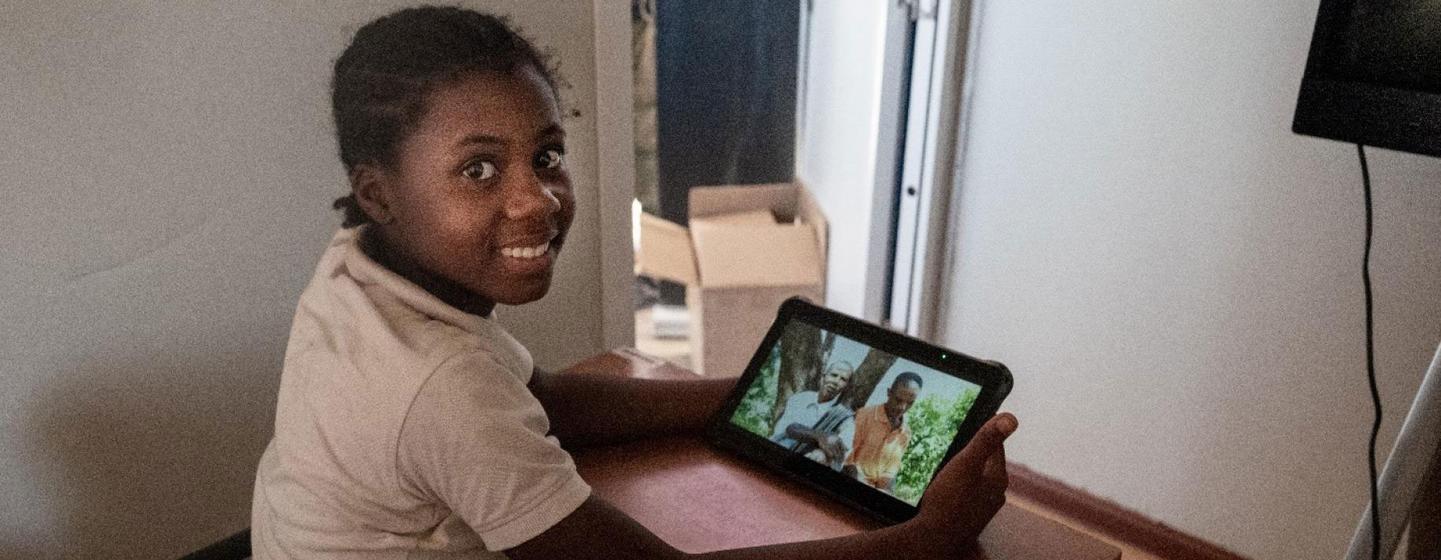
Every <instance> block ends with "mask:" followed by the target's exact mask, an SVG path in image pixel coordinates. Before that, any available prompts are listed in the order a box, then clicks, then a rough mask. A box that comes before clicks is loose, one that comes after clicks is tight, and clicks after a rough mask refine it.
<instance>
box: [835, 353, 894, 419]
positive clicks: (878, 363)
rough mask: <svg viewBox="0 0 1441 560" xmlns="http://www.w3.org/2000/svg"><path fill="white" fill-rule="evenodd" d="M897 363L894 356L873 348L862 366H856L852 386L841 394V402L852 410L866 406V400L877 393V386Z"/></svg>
mask: <svg viewBox="0 0 1441 560" xmlns="http://www.w3.org/2000/svg"><path fill="white" fill-rule="evenodd" d="M895 363H896V357H895V356H894V355H892V354H889V353H886V352H882V351H880V350H876V349H874V348H872V349H871V351H870V352H867V353H866V357H865V358H862V359H861V365H859V366H856V373H855V375H852V376H851V384H850V385H849V386H847V387H846V390H845V391H844V392H842V393H841V402H843V403H845V404H846V405H847V406H849V407H851V410H855V409H858V408H860V407H863V406H865V405H866V400H867V399H869V398H870V397H871V393H873V392H875V390H876V384H877V383H880V382H881V378H882V377H885V375H886V371H887V370H889V369H891V366H892V365H894V364H895Z"/></svg>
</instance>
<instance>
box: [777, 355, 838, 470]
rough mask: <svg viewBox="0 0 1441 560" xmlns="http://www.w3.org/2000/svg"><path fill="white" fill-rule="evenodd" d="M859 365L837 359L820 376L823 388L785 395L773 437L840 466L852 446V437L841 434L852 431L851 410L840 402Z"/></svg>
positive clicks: (810, 456)
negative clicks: (846, 437) (788, 396)
mask: <svg viewBox="0 0 1441 560" xmlns="http://www.w3.org/2000/svg"><path fill="white" fill-rule="evenodd" d="M855 372H856V368H855V366H853V365H851V364H850V362H846V361H837V362H835V363H832V364H831V366H830V367H829V368H826V374H825V375H824V376H823V377H821V387H820V391H801V392H798V393H796V394H794V395H791V397H790V398H789V399H786V407H785V411H784V412H783V413H781V417H780V419H779V420H777V421H776V426H775V431H774V432H773V433H772V434H771V441H774V442H776V443H777V444H780V445H781V446H783V447H785V448H786V449H790V450H791V451H795V452H797V453H800V454H802V455H805V456H806V457H809V458H811V459H812V460H815V461H816V462H819V463H822V464H826V465H830V467H831V468H833V469H840V468H841V459H842V458H844V457H845V456H846V451H847V450H848V449H849V448H850V445H849V439H846V440H842V439H841V437H840V436H839V435H838V434H839V433H841V432H842V430H846V431H850V430H849V428H850V425H851V416H852V412H851V409H850V407H847V406H846V405H844V404H841V402H840V398H839V397H840V396H841V393H842V392H844V391H845V389H846V387H847V386H849V385H850V382H851V376H852V375H855Z"/></svg>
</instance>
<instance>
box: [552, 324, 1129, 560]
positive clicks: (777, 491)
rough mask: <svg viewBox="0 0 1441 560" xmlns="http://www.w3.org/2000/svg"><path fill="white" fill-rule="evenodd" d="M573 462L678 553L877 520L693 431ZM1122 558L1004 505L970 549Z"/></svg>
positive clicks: (663, 375) (599, 364) (834, 531)
mask: <svg viewBox="0 0 1441 560" xmlns="http://www.w3.org/2000/svg"><path fill="white" fill-rule="evenodd" d="M566 371H567V372H571V373H582V372H584V373H592V374H612V375H629V376H633V377H643V378H660V379H684V378H691V379H694V378H695V374H694V373H690V372H688V371H686V370H684V369H681V368H678V367H676V366H673V365H670V364H667V363H665V362H662V361H660V360H656V359H654V358H650V357H647V356H644V355H641V354H639V353H637V352H635V351H633V350H629V349H622V350H617V351H613V352H609V353H606V354H601V355H599V356H595V357H592V358H590V359H587V360H585V361H583V362H581V363H579V364H576V365H574V366H572V367H570V368H568V369H567V370H566ZM575 461H576V466H577V467H578V468H579V469H580V474H581V476H582V477H583V478H584V479H585V480H586V481H587V482H589V483H590V485H591V487H592V488H594V490H595V493H596V494H597V495H598V496H600V497H602V498H605V499H606V500H607V501H609V502H610V503H611V504H613V505H615V507H617V508H619V509H620V510H621V511H624V512H625V513H627V514H628V515H630V516H631V517H633V518H635V520H636V521H638V522H639V523H640V524H641V525H644V526H645V527H646V528H648V529H650V530H651V531H652V532H654V533H655V534H656V535H658V536H659V537H660V538H661V539H663V540H665V541H666V542H667V543H670V544H671V546H674V547H676V548H679V549H681V550H684V551H686V552H706V551H711V550H721V549H728V548H740V547H747V546H758V545H766V544H776V543H783V542H794V541H802V540H815V539H824V538H830V537H837V536H842V535H849V534H852V533H856V532H860V531H864V530H867V529H873V528H876V527H879V525H878V524H877V522H875V521H874V520H872V519H870V518H869V517H866V516H863V515H861V514H859V513H857V512H855V511H853V510H851V509H849V508H847V507H845V506H843V505H841V504H839V503H837V502H835V501H832V500H830V499H829V498H827V497H826V496H824V495H822V494H820V493H818V492H815V491H812V490H810V489H809V488H806V487H803V486H801V485H798V484H796V483H794V482H792V481H788V480H786V479H784V478H783V477H781V476H779V475H776V474H773V473H770V472H768V471H765V470H762V469H760V468H757V467H755V466H753V465H751V464H750V463H747V462H745V461H743V460H741V459H739V458H736V457H733V456H730V455H728V454H725V453H723V452H720V451H717V450H714V449H712V448H711V447H709V446H708V445H706V444H705V443H704V442H703V441H701V440H700V439H697V438H666V439H655V440H648V441H642V442H636V443H629V444H625V445H617V446H610V447H602V448H595V449H588V450H584V451H581V452H578V453H576V454H575ZM1120 557H1121V551H1120V550H1118V549H1116V548H1115V547H1112V546H1110V545H1107V544H1105V543H1103V542H1101V541H1098V540H1096V539H1094V538H1091V537H1090V536H1087V535H1085V534H1082V533H1079V532H1076V531H1074V530H1072V529H1070V528H1068V527H1066V526H1064V525H1061V524H1059V523H1056V522H1054V521H1051V520H1049V519H1046V518H1043V517H1040V516H1037V515H1035V514H1033V513H1030V512H1028V511H1026V510H1023V509H1020V508H1017V507H1014V506H1011V505H1006V506H1005V507H1003V508H1001V511H1000V512H999V513H997V514H996V517H995V519H993V520H992V521H991V524H990V525H989V526H988V527H987V528H986V530H985V532H983V533H982V534H981V537H980V551H979V553H978V555H977V558H978V559H982V560H989V559H997V560H1032V559H1034V560H1053V559H1067V560H1118V559H1119V558H1120Z"/></svg>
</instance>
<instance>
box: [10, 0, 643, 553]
mask: <svg viewBox="0 0 1441 560" xmlns="http://www.w3.org/2000/svg"><path fill="white" fill-rule="evenodd" d="M285 4H286V5H285V6H282V5H279V4H274V3H259V4H256V3H227V2H219V3H209V4H208V5H206V6H204V7H199V6H197V5H195V4H191V3H166V4H165V6H164V7H161V6H159V5H158V4H156V3H153V2H109V3H99V4H97V3H91V2H64V3H50V2H46V3H38V2H31V3H18V4H17V3H12V4H8V5H7V6H6V7H5V8H3V9H0V76H3V77H4V78H3V80H4V87H3V89H0V92H3V93H0V130H4V131H6V134H4V135H3V136H0V188H3V192H4V194H5V197H4V200H5V202H4V204H3V205H0V239H3V240H4V241H3V242H0V262H3V263H4V265H0V285H3V286H5V291H4V293H3V295H0V321H3V324H4V328H3V329H0V419H3V431H0V504H4V506H3V511H4V515H3V516H0V558H102V557H104V558H157V557H176V556H179V555H180V554H182V553H184V552H186V551H189V550H193V549H195V548H198V547H199V546H201V545H203V544H206V543H209V542H212V541H214V540H217V539H219V538H221V537H223V536H226V535H228V534H230V533H233V532H235V531H237V530H239V529H241V528H242V527H244V526H245V525H247V524H248V521H249V519H248V511H249V503H250V489H251V483H252V480H253V476H254V467H255V462H256V460H257V459H258V457H259V454H260V451H261V449H262V448H263V446H264V445H265V442H266V441H267V440H268V438H269V435H270V429H271V422H272V418H273V415H274V399H275V390H276V387H277V382H278V376H279V373H280V365H281V359H282V355H283V351H284V344H285V340H286V335H287V331H288V329H289V324H290V319H291V315H292V313H293V312H294V305H295V300H296V298H297V297H298V296H299V294H300V290H301V289H302V288H303V286H304V284H305V282H306V281H307V280H308V278H309V276H310V273H311V271H312V269H313V267H314V264H315V263H314V260H315V258H316V257H317V256H318V255H319V254H320V251H321V249H322V248H323V246H324V243H325V241H326V240H327V239H328V238H329V236H330V235H331V233H332V232H333V230H334V228H335V227H336V225H337V224H338V216H337V215H336V213H335V212H334V211H332V210H330V208H329V205H330V202H331V200H332V199H333V198H334V197H336V196H337V195H339V194H342V193H343V192H344V190H345V188H346V187H345V182H344V176H343V173H342V170H341V166H340V164H339V162H338V160H337V158H336V156H335V152H336V147H335V142H334V139H333V135H332V131H331V123H330V117H329V97H328V93H327V87H328V81H329V75H330V65H331V62H332V61H333V60H334V58H335V57H336V56H338V55H339V53H340V51H341V50H342V49H343V48H344V46H345V44H346V42H347V41H348V40H349V35H350V34H351V33H353V32H354V31H355V29H356V28H357V27H359V25H361V24H362V23H364V22H365V21H368V20H370V19H372V18H373V17H376V16H378V15H381V14H383V13H385V12H388V11H390V9H392V8H393V7H394V6H396V5H399V4H402V3H401V2H391V1H384V2H368V3H366V4H363V5H356V4H354V3H350V2H327V3H324V4H317V3H299V4H296V3H285ZM485 5H486V6H492V7H496V8H497V11H499V12H502V13H509V14H512V15H513V16H514V18H515V20H516V22H517V23H519V24H520V25H521V26H522V27H523V28H525V29H526V30H527V31H528V33H530V34H531V35H532V36H533V37H535V38H536V39H537V40H538V42H539V43H541V44H542V45H544V46H546V47H549V48H550V49H551V50H553V52H554V53H555V54H556V55H557V56H558V57H559V59H560V61H561V63H560V68H561V71H562V73H563V74H564V76H565V78H566V81H567V82H568V83H569V84H571V86H572V87H571V88H569V89H567V90H566V91H564V92H563V97H564V100H565V102H566V103H567V104H568V105H570V106H571V107H572V108H574V109H577V110H579V111H580V115H579V116H577V117H574V118H573V119H571V120H570V121H569V122H568V123H567V126H568V129H569V133H570V137H569V138H570V145H571V150H570V153H571V159H570V164H571V167H572V170H573V174H574V177H575V184H576V188H577V193H578V198H579V200H580V206H581V211H580V212H579V214H578V215H577V218H576V221H575V226H574V230H573V232H572V234H571V240H572V241H571V243H569V244H568V245H567V251H566V254H565V256H564V258H562V259H561V264H560V268H559V270H558V272H557V279H556V281H555V284H554V288H553V289H552V291H551V295H550V296H549V297H548V298H547V299H546V300H544V301H543V302H542V303H540V304H536V305H534V306H532V307H533V308H521V309H506V310H503V311H502V314H503V319H504V320H505V322H507V323H508V324H510V325H512V326H513V330H514V331H515V332H516V333H517V335H518V336H519V337H520V338H521V339H522V341H524V342H526V343H527V345H529V346H530V347H531V349H532V350H533V352H534V353H535V355H536V358H537V362H538V363H539V364H540V365H542V366H543V367H557V366H561V365H564V364H566V363H568V362H571V361H574V360H575V359H577V358H579V357H582V356H584V355H587V354H590V353H593V352H595V351H598V350H600V349H601V348H602V347H604V346H607V345H609V344H613V343H614V342H613V340H623V339H626V338H628V336H627V335H626V333H624V332H620V331H615V332H603V328H604V327H606V326H607V325H621V326H620V327H617V328H618V329H620V330H624V329H626V328H628V327H625V325H628V324H629V323H630V318H629V310H628V305H622V306H619V307H617V306H615V305H613V304H612V305H609V306H608V307H605V311H604V312H603V311H602V309H603V302H602V295H601V294H602V293H607V294H611V295H612V296H613V295H614V294H622V295H623V296H624V297H625V298H627V299H626V301H627V302H628V298H629V294H630V292H629V284H628V281H629V279H628V275H626V274H623V273H622V274H617V273H616V270H620V271H628V270H629V268H630V264H629V262H628V260H629V255H628V253H626V254H625V255H620V256H617V254H618V252H625V251H628V244H627V243H626V242H625V240H627V239H628V238H629V233H628V232H627V231H620V232H618V233H615V234H610V235H614V236H616V238H617V239H619V241H614V240H612V242H608V243H604V244H603V243H602V240H601V239H600V236H599V234H598V232H599V231H600V229H601V227H602V225H605V224H603V222H606V223H610V224H612V225H613V223H614V222H613V220H612V218H613V219H615V220H619V221H620V223H628V216H627V214H626V212H627V210H626V209H625V207H624V205H623V204H622V205H620V206H619V207H617V208H619V210H616V209H615V208H611V209H609V210H602V209H601V208H602V207H601V206H600V205H599V204H598V201H600V200H602V199H604V198H605V197H604V196H602V195H613V194H614V193H613V192H612V191H614V190H615V189H616V188H617V183H618V182H621V181H625V180H626V179H625V177H624V176H623V175H624V174H623V173H622V174H619V175H618V174H616V173H614V172H606V173H602V172H601V171H600V170H598V159H599V156H598V155H597V154H598V153H600V151H599V150H600V148H599V147H598V145H597V136H598V135H599V134H602V133H605V134H607V136H609V133H608V132H607V131H606V130H598V128H597V115H598V113H601V114H605V115H607V117H606V118H607V119H608V121H607V122H610V123H611V124H610V125H609V126H615V122H619V123H621V124H623V125H624V126H623V127H621V131H620V132H622V133H623V134H625V137H626V138H628V137H629V122H628V118H625V117H624V116H623V115H621V116H617V115H616V113H614V111H616V110H628V106H629V105H628V100H623V102H622V104H620V105H619V109H617V108H616V107H615V105H616V103H614V100H607V99H606V98H605V96H599V98H598V95H597V83H598V82H599V83H602V84H604V83H605V82H606V80H608V79H614V80H618V81H620V82H622V83H628V82H629V76H628V72H629V66H628V64H623V65H622V68H619V69H617V71H623V72H625V73H626V74H624V75H619V76H614V75H608V76H607V77H602V76H598V75H597V72H596V64H597V61H598V60H599V59H603V58H605V59H607V60H608V58H606V57H605V56H603V54H604V53H597V52H596V47H595V43H597V42H604V41H599V40H598V38H597V36H596V33H597V31H596V29H597V28H596V22H597V21H603V22H604V23H602V27H601V28H602V29H603V30H605V31H603V32H604V33H612V34H617V33H618V34H624V35H622V37H628V36H629V35H628V33H629V29H628V25H626V24H625V23H620V24H617V23H615V22H616V21H620V22H624V21H626V20H625V19H624V18H623V17H621V18H617V17H611V16H613V15H614V14H611V13H610V12H611V11H615V12H616V13H621V14H624V13H625V12H624V10H625V9H626V8H627V7H628V6H626V5H624V4H623V3H618V2H611V3H605V6H604V8H603V9H602V7H599V6H594V5H593V4H592V3H591V2H571V1H555V2H547V3H535V2H528V1H522V0H513V1H501V2H487V3H485ZM593 10H594V12H593ZM603 14H604V17H602V15H603ZM607 41H608V42H609V43H613V44H617V45H621V46H622V47H626V48H628V46H627V45H626V41H625V40H624V39H623V38H622V39H621V40H614V38H610V39H607ZM625 56H627V55H625V54H622V55H621V57H622V58H620V60H622V61H625V60H626V59H625V58H624V57H625ZM610 58H614V57H610ZM603 65H607V66H613V65H614V64H612V63H603ZM612 151H613V152H616V150H612ZM617 153H618V154H619V155H615V154H612V155H610V156H608V159H614V158H620V159H621V161H618V162H614V164H615V165H619V166H621V167H622V168H623V169H628V168H629V166H630V165H631V164H630V162H629V161H628V160H624V159H623V158H625V157H629V150H619V151H618V152H617ZM612 163H613V162H610V161H608V162H607V164H608V165H609V164H612ZM629 188H630V187H629V185H628V184H627V185H625V186H624V189H625V190H628V189H629ZM610 206H614V205H610ZM607 208H608V207H607ZM603 211H604V212H609V214H605V215H604V216H603V215H602V212H603ZM610 214H615V215H614V216H611V215H610ZM603 217H604V219H603ZM608 220H612V221H609V222H608ZM606 227H611V226H610V225H606ZM603 246H604V248H603ZM615 246H619V247H620V249H615ZM602 255H604V257H605V258H604V259H602ZM603 261H604V262H605V263H607V265H606V266H603V265H602V262H603ZM601 278H605V279H606V281H607V282H610V283H612V284H614V283H617V282H626V283H625V284H623V285H618V286H616V285H606V286H602V287H601V288H602V289H600V290H597V289H595V286H596V283H597V282H599V281H600V280H599V279H601ZM617 279H619V280H617ZM612 303H613V302H612ZM611 308H618V309H620V314H619V316H618V318H617V317H604V318H603V314H604V313H610V314H611V315H615V314H616V313H615V312H614V310H613V309H611ZM612 330H615V329H612Z"/></svg>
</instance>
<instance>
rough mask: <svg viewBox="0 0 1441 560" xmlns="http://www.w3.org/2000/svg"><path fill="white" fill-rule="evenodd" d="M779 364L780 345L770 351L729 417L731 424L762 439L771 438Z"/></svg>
mask: <svg viewBox="0 0 1441 560" xmlns="http://www.w3.org/2000/svg"><path fill="white" fill-rule="evenodd" d="M780 364H781V351H780V345H779V344H777V345H776V346H775V347H774V348H772V349H771V355H770V357H769V358H767V359H766V363H765V365H762V366H761V373H760V375H757V376H756V379H755V382H754V383H751V386H750V388H749V389H746V394H745V396H744V397H741V402H740V406H737V407H736V411H735V414H733V415H731V423H732V424H735V425H737V426H740V427H741V428H744V429H745V430H746V431H748V432H750V433H753V434H756V435H758V436H760V437H763V438H769V437H771V430H772V429H773V428H774V427H773V426H771V409H773V408H774V407H775V402H776V386H777V385H778V376H779V372H780V369H781V367H780Z"/></svg>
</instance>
